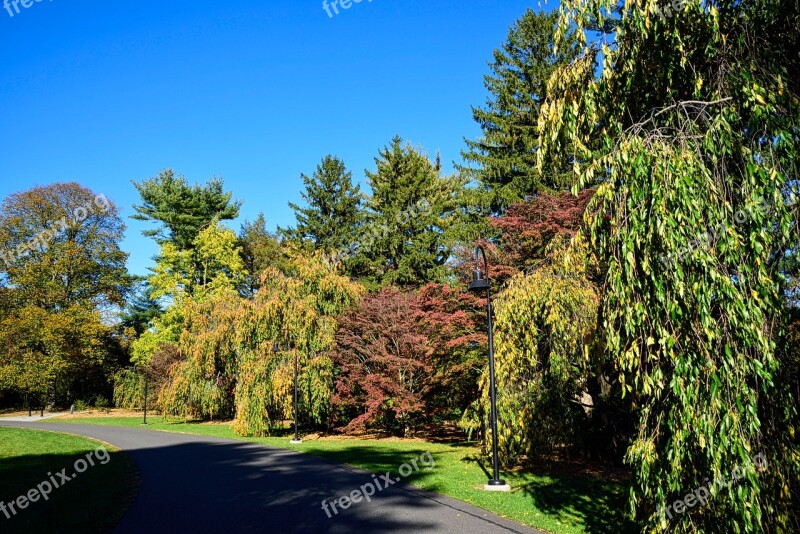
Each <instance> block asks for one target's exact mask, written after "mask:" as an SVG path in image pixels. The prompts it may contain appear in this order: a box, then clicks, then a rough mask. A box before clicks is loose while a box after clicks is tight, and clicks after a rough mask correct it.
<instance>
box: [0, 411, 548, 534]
mask: <svg viewBox="0 0 800 534" xmlns="http://www.w3.org/2000/svg"><path fill="white" fill-rule="evenodd" d="M0 425H3V426H14V427H18V428H33V429H41V430H51V431H57V432H66V433H70V434H78V435H81V436H86V437H89V438H94V439H99V440H102V441H105V442H107V443H111V444H112V445H114V446H116V447H119V448H120V449H122V450H124V451H126V453H128V454H129V455H130V457H131V459H132V460H133V461H134V463H135V464H136V466H137V468H138V469H139V472H140V474H141V486H140V488H139V493H138V495H137V496H136V498H135V500H134V502H133V503H132V504H131V507H130V509H129V510H128V513H127V514H126V516H125V517H124V518H123V520H122V522H121V523H120V525H119V527H118V529H117V531H118V532H120V533H123V534H127V533H135V534H157V533H161V532H165V533H166V532H168V533H180V532H192V533H205V532H209V533H210V532H219V533H227V534H238V533H242V532H266V533H276V534H277V533H295V532H297V533H300V532H302V533H313V534H316V533H320V534H324V533H340V532H341V533H344V532H358V533H362V532H364V533H367V532H414V533H423V532H437V533H438V532H451V533H458V534H485V533H494V532H498V533H506V534H511V533H526V534H527V533H533V534H536V533H537V532H538V531H536V530H533V529H531V528H529V527H526V526H523V525H520V524H518V523H515V522H513V521H510V520H508V519H504V518H501V517H499V516H497V515H494V514H491V513H489V512H486V511H485V510H481V509H480V508H476V507H474V506H470V505H469V504H466V503H464V502H462V501H458V500H456V499H452V498H449V497H444V496H442V495H439V494H436V493H432V492H428V491H423V490H420V489H417V488H413V487H411V486H408V485H401V484H398V483H396V484H394V485H392V486H390V487H388V488H386V489H384V490H382V491H379V492H376V494H375V496H374V497H372V501H371V502H366V501H364V500H362V501H361V502H360V503H357V504H352V506H350V507H349V508H348V509H346V510H339V513H338V514H331V517H330V518H329V517H328V514H327V513H326V512H325V511H324V510H323V509H322V506H321V503H322V501H323V500H324V499H327V500H328V501H330V500H332V499H333V498H338V497H340V496H345V495H349V494H350V492H352V491H353V490H357V489H359V488H360V487H361V486H362V485H363V484H366V483H369V482H371V481H372V480H373V477H372V475H371V474H370V473H367V472H366V471H362V470H359V469H355V468H352V467H349V466H342V465H338V464H334V463H331V462H329V461H326V460H324V459H321V458H317V457H314V456H311V455H307V454H303V453H299V452H294V451H289V450H283V449H276V448H271V447H267V446H264V445H260V444H255V443H248V442H243V441H236V440H230V439H224V438H216V437H210V436H197V435H190V434H175V433H168V432H159V431H153V430H146V429H138V428H124V427H110V426H108V427H106V426H94V425H75V424H63V423H62V424H58V423H40V424H35V423H32V424H26V423H8V422H0ZM398 467H399V466H398ZM379 476H380V474H379ZM539 534H541V533H539Z"/></svg>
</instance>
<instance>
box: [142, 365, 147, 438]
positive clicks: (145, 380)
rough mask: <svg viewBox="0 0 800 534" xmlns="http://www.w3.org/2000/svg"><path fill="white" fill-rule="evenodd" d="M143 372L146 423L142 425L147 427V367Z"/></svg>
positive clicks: (143, 422)
mask: <svg viewBox="0 0 800 534" xmlns="http://www.w3.org/2000/svg"><path fill="white" fill-rule="evenodd" d="M142 372H143V373H144V421H142V425H144V426H147V379H148V376H147V375H148V373H147V367H145V368H144V370H143V371H142Z"/></svg>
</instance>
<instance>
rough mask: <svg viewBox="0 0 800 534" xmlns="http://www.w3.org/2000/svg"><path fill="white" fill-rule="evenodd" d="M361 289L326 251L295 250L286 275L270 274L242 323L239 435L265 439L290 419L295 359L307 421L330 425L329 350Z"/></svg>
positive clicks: (240, 340)
mask: <svg viewBox="0 0 800 534" xmlns="http://www.w3.org/2000/svg"><path fill="white" fill-rule="evenodd" d="M362 292H363V290H362V288H361V287H360V286H358V285H357V284H354V283H353V282H351V281H350V280H349V279H348V278H346V277H344V276H342V275H340V274H338V273H337V272H336V271H335V270H334V268H333V267H332V266H331V265H330V264H329V263H327V262H326V261H325V260H324V255H323V254H321V253H317V254H309V253H306V252H302V251H294V252H292V253H290V254H289V263H288V266H287V272H286V273H281V272H279V271H278V270H277V269H274V268H269V269H267V270H266V271H265V273H264V276H263V279H262V288H261V290H260V291H259V292H258V294H257V295H256V297H255V298H254V299H253V301H252V302H247V303H246V304H247V307H246V308H245V309H244V310H243V312H242V315H241V316H240V320H239V324H238V328H239V329H238V335H239V337H238V339H239V343H240V345H239V349H238V350H239V351H240V352H241V353H242V354H243V358H242V363H241V366H240V368H239V375H238V381H237V387H236V404H237V412H236V420H235V421H234V428H235V430H236V431H237V432H239V433H242V434H244V435H249V433H250V432H252V433H253V434H255V435H264V434H267V433H269V432H271V431H272V430H273V429H274V428H275V426H276V424H277V423H278V422H279V421H281V420H283V419H285V418H288V417H289V416H290V414H292V401H293V396H292V391H293V387H294V358H295V357H297V359H298V367H299V371H300V372H299V377H298V384H299V391H300V395H301V397H300V407H301V408H302V413H303V417H304V418H305V419H306V420H307V421H308V422H312V423H315V424H320V423H322V422H323V421H326V420H327V416H328V412H329V406H330V398H331V395H332V392H333V370H332V367H333V364H332V363H331V362H330V359H329V358H328V357H327V356H325V355H324V352H325V351H327V350H328V349H329V348H330V347H331V346H332V344H333V341H334V335H335V333H336V326H337V323H336V319H335V318H336V317H337V316H339V315H340V314H342V313H343V312H344V311H345V310H346V309H348V308H349V307H350V306H352V305H353V304H354V303H355V302H356V301H357V300H358V298H359V297H360V295H361V294H362ZM276 345H277V348H278V351H277V352H275V351H274V350H273V349H274V348H275V346H276Z"/></svg>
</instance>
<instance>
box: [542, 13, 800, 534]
mask: <svg viewBox="0 0 800 534" xmlns="http://www.w3.org/2000/svg"><path fill="white" fill-rule="evenodd" d="M664 4H665V3H663V2H655V1H653V0H638V1H634V2H630V3H628V4H626V6H625V9H623V10H622V11H621V20H619V21H618V23H615V24H618V28H619V29H618V31H617V33H616V35H615V42H614V43H613V45H612V46H609V45H607V44H606V43H603V44H602V45H601V46H596V47H595V46H589V47H587V48H586V50H585V52H584V54H583V56H582V57H581V58H579V59H578V60H577V61H576V62H575V63H573V64H572V65H569V66H567V67H564V68H562V69H560V70H559V71H557V73H556V75H554V76H553V77H552V78H551V82H550V86H549V88H548V98H549V100H548V101H547V102H546V103H545V104H544V105H543V106H542V112H541V114H540V127H541V128H542V134H543V135H542V137H541V140H542V147H543V150H542V151H541V152H540V163H543V162H544V161H545V156H548V157H563V156H564V155H565V154H568V155H571V156H572V157H574V158H575V172H576V177H577V184H578V187H583V186H585V185H587V184H592V183H596V182H597V181H602V182H603V185H601V186H600V188H599V189H598V192H597V194H596V196H595V197H594V201H593V203H592V205H591V206H590V209H589V212H590V213H591V214H593V215H592V216H591V217H590V219H589V230H588V232H587V234H588V235H589V236H590V238H591V244H592V246H593V247H594V250H595V251H596V253H597V255H598V256H599V257H600V258H602V259H603V260H604V261H605V262H607V271H606V274H605V280H604V287H605V293H604V294H603V296H602V301H601V304H600V314H601V323H600V324H601V326H602V332H601V335H602V338H601V339H602V342H603V344H604V348H605V354H606V357H607V358H608V360H609V361H610V362H612V363H613V364H614V365H615V366H616V368H617V371H618V373H619V384H620V386H621V388H622V392H623V394H624V395H626V396H629V398H631V400H632V402H633V404H634V406H635V408H636V415H637V418H638V428H637V432H636V435H635V439H634V440H633V442H632V443H631V445H630V447H629V449H628V453H627V461H628V463H629V464H630V465H631V466H632V467H633V469H634V475H635V481H634V484H633V488H632V491H631V496H630V497H631V498H630V505H631V509H632V511H633V512H634V514H635V516H636V517H637V518H638V519H639V520H640V521H642V522H644V523H646V525H647V528H648V529H649V530H652V531H658V532H661V531H670V532H684V531H706V530H711V531H726V532H758V531H764V530H774V531H783V530H791V527H790V526H789V525H790V524H791V522H792V521H793V519H792V518H791V514H792V512H791V509H792V506H793V504H792V503H793V501H792V499H793V498H794V499H796V496H795V497H793V496H792V494H791V493H790V492H789V486H790V483H791V481H793V480H797V478H798V473H800V469H799V466H800V462H799V460H800V458H799V457H798V453H797V444H796V439H795V438H794V437H793V436H794V435H795V432H796V424H797V423H796V421H797V419H796V417H797V414H796V409H795V407H794V404H793V402H792V400H791V398H789V397H787V395H786V394H785V391H783V390H782V389H781V388H778V387H776V385H775V384H776V382H775V380H776V377H778V376H779V373H780V361H779V360H778V358H777V357H776V341H777V340H778V338H779V328H780V325H781V324H782V323H783V322H784V321H783V320H782V318H784V317H785V316H786V308H785V306H786V302H785V301H784V300H783V296H784V292H783V291H782V290H783V286H784V277H783V275H782V274H781V273H780V272H779V268H780V264H781V262H780V261H779V259H781V258H784V257H786V255H787V254H791V252H792V250H793V247H796V243H792V242H791V241H790V235H791V232H792V230H793V229H795V228H797V221H796V219H794V218H793V217H794V215H796V212H792V211H791V210H790V208H789V203H790V202H792V201H793V198H791V197H790V196H787V194H788V192H789V191H791V190H792V187H793V186H792V183H793V182H795V181H796V179H797V176H798V165H797V162H798V157H797V155H798V126H797V125H798V121H800V112H799V111H798V110H800V106H798V103H799V102H800V101H799V100H798V98H797V89H798V87H797V85H798V84H797V72H798V69H800V58H797V57H796V53H795V54H794V55H792V53H791V52H790V51H791V50H796V45H797V40H798V37H797V32H796V26H795V27H794V30H791V29H790V28H792V26H791V24H793V23H794V24H796V20H797V18H796V17H794V18H793V17H792V16H789V17H786V16H784V14H783V13H785V12H789V13H796V9H797V5H796V2H795V1H794V0H792V1H784V2H754V3H740V2H728V1H724V2H713V3H711V4H707V3H700V2H687V3H684V4H683V7H682V9H680V10H678V11H676V12H675V13H672V14H671V16H669V17H661V16H659V15H658V13H657V11H658V8H659V6H663V5H664ZM615 6H616V4H612V3H610V2H607V1H605V0H572V1H569V2H566V3H565V4H563V7H562V12H561V20H560V31H561V32H562V33H563V32H566V31H571V28H572V27H573V24H577V26H578V30H579V32H578V33H579V37H580V38H581V39H583V42H584V43H585V42H586V35H587V33H588V31H589V23H590V21H591V24H592V25H593V26H595V27H597V26H600V27H602V26H604V23H605V22H607V21H608V20H610V11H611V10H612V9H613V8H614V7H615ZM793 9H794V11H793ZM793 21H794V22H793ZM776 35H781V36H785V37H786V39H776V38H775V36H776ZM753 43H759V44H758V45H756V46H753ZM792 46H794V47H795V48H791V47H792ZM601 54H602V55H601ZM600 59H602V74H601V75H600V77H599V78H595V76H594V72H595V67H596V62H597V61H598V60H600ZM654 65H657V66H658V68H653V66H654ZM598 140H599V143H598ZM793 213H794V215H793ZM756 454H762V455H763V456H764V457H765V458H766V461H767V464H768V465H769V468H768V472H767V473H766V474H764V473H760V472H758V471H756V470H746V471H745V474H744V476H743V477H742V478H741V479H740V480H739V481H738V482H737V483H736V484H735V485H734V486H732V487H731V488H730V489H727V488H719V487H715V488H713V489H712V490H711V499H712V500H713V503H712V504H710V505H709V506H705V507H696V508H694V509H692V510H691V511H689V512H687V513H683V514H674V513H673V514H667V513H665V512H664V510H666V509H667V506H668V505H670V504H671V503H673V501H675V500H677V499H679V498H682V497H683V496H684V495H686V494H687V493H689V492H693V491H694V490H695V488H699V487H701V486H705V485H706V480H707V479H715V478H717V477H721V478H723V479H729V478H731V476H732V473H734V469H735V468H737V467H738V466H742V465H746V464H747V463H748V462H749V459H750V458H751V457H753V456H755V455H756ZM796 502H797V501H796V500H795V501H794V506H796ZM795 520H796V518H795Z"/></svg>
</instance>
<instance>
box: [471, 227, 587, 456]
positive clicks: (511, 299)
mask: <svg viewBox="0 0 800 534" xmlns="http://www.w3.org/2000/svg"><path fill="white" fill-rule="evenodd" d="M585 249H586V247H585V244H582V243H581V242H580V241H577V242H576V244H573V246H570V247H568V248H565V247H562V248H560V249H558V250H557V253H556V255H555V257H554V258H553V259H552V261H551V262H549V263H547V264H545V265H542V266H541V267H540V268H539V269H537V270H536V271H534V272H533V273H531V274H526V273H520V274H518V275H517V276H515V277H514V278H513V279H512V280H511V281H510V282H509V285H508V287H507V289H506V290H505V291H504V292H503V293H502V295H500V297H499V298H498V299H497V302H496V305H495V308H496V314H497V321H496V323H495V325H496V326H495V329H496V334H497V337H496V345H497V353H496V362H497V366H496V367H497V383H498V384H499V385H498V398H497V410H498V418H499V419H500V420H501V421H502V425H500V428H499V430H498V432H499V435H498V439H499V444H500V451H501V457H502V461H503V462H504V463H506V464H508V465H515V464H516V463H518V462H519V460H520V458H521V457H522V456H527V457H529V458H533V457H534V456H536V455H541V454H543V453H549V454H553V453H558V452H564V451H566V452H570V451H575V450H578V451H582V450H586V447H585V444H584V443H582V441H583V438H584V429H586V428H587V427H588V426H589V420H590V417H589V415H590V413H591V408H592V407H593V404H594V403H593V402H592V400H593V399H592V397H591V396H590V395H589V383H590V382H591V381H593V380H594V377H593V376H592V374H593V372H594V371H595V366H594V365H593V362H591V361H590V359H589V356H590V355H591V354H592V351H591V350H590V349H591V345H592V343H593V339H594V334H595V330H596V328H597V307H598V304H599V293H598V288H597V287H595V285H594V284H592V283H591V282H590V281H589V280H588V276H587V272H586V267H587V266H586V263H585V258H586V256H587V254H586V251H585ZM481 391H482V394H483V395H482V399H481V400H482V403H483V408H484V410H483V411H484V413H489V406H488V404H489V380H488V371H484V373H483V376H482V377H481ZM485 439H486V440H487V442H488V440H490V439H491V434H487V435H486V438H485ZM592 447H594V448H596V447H598V443H597V440H596V439H595V440H594V441H593V443H592Z"/></svg>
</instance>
